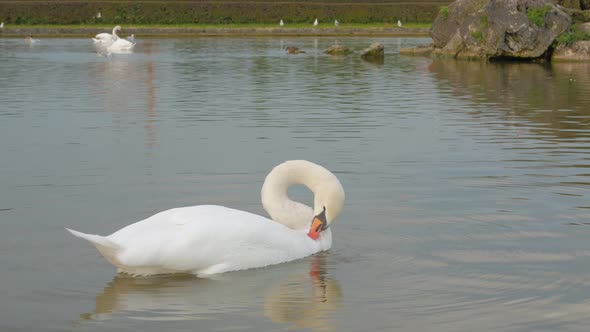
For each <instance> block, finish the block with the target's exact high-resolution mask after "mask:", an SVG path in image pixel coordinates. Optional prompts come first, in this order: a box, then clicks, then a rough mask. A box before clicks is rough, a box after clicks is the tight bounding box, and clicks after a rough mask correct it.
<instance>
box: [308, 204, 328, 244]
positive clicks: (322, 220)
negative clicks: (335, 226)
mask: <svg viewBox="0 0 590 332" xmlns="http://www.w3.org/2000/svg"><path fill="white" fill-rule="evenodd" d="M327 228H328V222H327V221H326V209H324V211H322V213H320V214H318V215H317V216H315V217H314V218H313V221H312V222H311V227H310V228H309V233H307V236H309V237H310V238H311V239H312V240H317V239H318V237H320V233H321V232H322V231H323V230H325V229H327Z"/></svg>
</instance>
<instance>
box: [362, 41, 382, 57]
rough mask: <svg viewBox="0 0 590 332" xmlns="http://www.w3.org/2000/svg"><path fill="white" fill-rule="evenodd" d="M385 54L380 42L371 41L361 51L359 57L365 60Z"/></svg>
mask: <svg viewBox="0 0 590 332" xmlns="http://www.w3.org/2000/svg"><path fill="white" fill-rule="evenodd" d="M384 56H385V48H384V47H383V44H381V43H373V44H371V46H369V47H368V48H365V49H364V50H363V51H362V52H361V58H363V59H365V60H380V59H383V57H384Z"/></svg>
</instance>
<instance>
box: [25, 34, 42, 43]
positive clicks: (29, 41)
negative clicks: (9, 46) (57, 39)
mask: <svg viewBox="0 0 590 332" xmlns="http://www.w3.org/2000/svg"><path fill="white" fill-rule="evenodd" d="M39 41H40V40H39V39H35V38H33V35H32V34H29V35H28V36H26V37H25V43H27V44H29V45H33V44H36V43H38V42H39Z"/></svg>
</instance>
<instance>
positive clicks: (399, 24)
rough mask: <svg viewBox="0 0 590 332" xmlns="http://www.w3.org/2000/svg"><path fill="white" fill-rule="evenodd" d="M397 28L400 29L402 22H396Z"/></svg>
mask: <svg viewBox="0 0 590 332" xmlns="http://www.w3.org/2000/svg"><path fill="white" fill-rule="evenodd" d="M397 26H398V27H400V28H401V27H402V21H400V20H397Z"/></svg>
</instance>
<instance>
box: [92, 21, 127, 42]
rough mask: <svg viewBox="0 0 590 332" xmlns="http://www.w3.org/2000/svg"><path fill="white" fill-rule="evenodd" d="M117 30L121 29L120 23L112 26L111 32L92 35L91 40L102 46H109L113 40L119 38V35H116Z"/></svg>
mask: <svg viewBox="0 0 590 332" xmlns="http://www.w3.org/2000/svg"><path fill="white" fill-rule="evenodd" d="M117 31H121V26H120V25H117V26H115V27H114V28H113V33H112V34H110V33H107V32H103V33H99V34H98V35H96V36H94V38H92V40H93V41H94V44H97V45H99V46H103V47H109V46H111V44H113V43H114V42H115V40H117V39H119V36H117Z"/></svg>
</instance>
